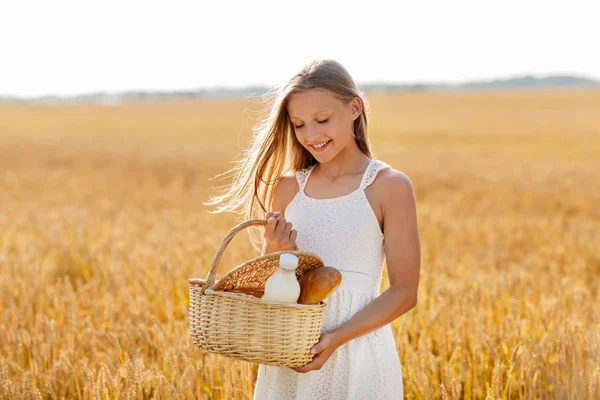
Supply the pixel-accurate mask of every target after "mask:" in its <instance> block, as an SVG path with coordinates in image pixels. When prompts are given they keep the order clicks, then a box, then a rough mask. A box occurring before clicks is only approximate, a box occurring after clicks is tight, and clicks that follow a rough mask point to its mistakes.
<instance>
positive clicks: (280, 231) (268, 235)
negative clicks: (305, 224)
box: [263, 211, 298, 249]
mask: <svg viewBox="0 0 600 400" xmlns="http://www.w3.org/2000/svg"><path fill="white" fill-rule="evenodd" d="M266 219H267V223H266V224H265V230H264V234H263V236H264V238H265V239H267V240H268V241H270V242H272V243H277V245H278V246H280V247H281V248H284V249H288V248H289V249H297V245H296V238H297V237H298V232H297V231H296V230H295V229H292V227H293V225H292V223H291V222H288V221H286V220H285V218H283V217H282V216H281V213H280V212H279V211H269V212H268V213H267V215H266Z"/></svg>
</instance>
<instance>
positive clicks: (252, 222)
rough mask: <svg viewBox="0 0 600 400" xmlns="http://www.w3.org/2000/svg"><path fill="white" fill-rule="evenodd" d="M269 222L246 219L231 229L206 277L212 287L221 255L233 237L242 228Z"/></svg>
mask: <svg viewBox="0 0 600 400" xmlns="http://www.w3.org/2000/svg"><path fill="white" fill-rule="evenodd" d="M266 224H267V220H266V219H251V220H249V221H244V222H242V223H239V224H238V225H236V226H235V227H234V228H233V229H232V230H230V231H229V233H228V234H227V236H225V238H224V239H223V241H222V242H221V246H219V250H217V254H215V258H214V259H213V262H212V266H211V268H210V272H209V273H208V277H207V278H206V284H207V285H208V286H209V287H210V286H212V285H213V284H214V283H215V282H214V278H215V275H216V273H217V268H218V267H219V262H220V261H221V257H222V256H223V253H224V252H225V248H226V247H227V245H228V244H229V242H231V239H233V237H234V236H235V235H236V234H237V233H238V232H239V231H241V230H243V229H246V228H248V227H251V226H255V225H260V226H265V225H266Z"/></svg>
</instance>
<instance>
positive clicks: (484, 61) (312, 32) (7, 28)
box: [0, 0, 600, 97]
mask: <svg viewBox="0 0 600 400" xmlns="http://www.w3.org/2000/svg"><path fill="white" fill-rule="evenodd" d="M599 16H600V1H597V0H594V1H591V0H590V1H581V0H570V1H566V0H565V1H551V0H546V1H529V0H519V1H512V0H510V1H509V0H504V1H496V2H490V1H481V0H479V1H460V0H453V1H447V0H446V1H426V0H412V1H408V0H407V1H401V0H396V1H379V0H368V1H362V2H352V1H340V2H333V1H326V0H319V1H312V0H311V1H302V2H300V1H293V2H292V1H284V0H278V1H264V0H253V1H243V0H242V1H224V0H210V1H194V2H191V1H190V2H181V1H174V0H170V1H162V2H151V1H127V0H120V1H108V0H106V1H95V2H91V1H83V0H80V1H71V2H66V1H58V0H57V1H37V2H34V1H26V0H14V1H6V2H3V3H2V5H0V54H1V59H0V95H15V96H21V97H33V96H40V95H48V94H58V95H75V94H82V93H90V92H96V91H106V92H115V93H116V92H121V91H126V90H161V91H162V90H165V91H166V90H190V89H197V88H204V87H205V88H210V87H215V86H224V87H240V86H246V85H254V84H266V85H278V84H282V83H284V82H285V81H286V80H287V79H289V78H290V77H291V76H293V75H294V74H295V73H296V72H298V71H299V70H300V68H301V67H302V66H303V65H304V64H306V63H307V62H309V61H311V60H313V59H316V58H334V59H336V60H338V61H339V62H341V63H342V64H343V65H344V66H345V67H346V68H347V69H348V71H349V72H350V73H351V74H352V76H353V77H354V79H355V80H356V81H357V82H358V83H359V84H360V83H372V82H382V81H386V82H396V83H415V82H423V83H428V82H429V83H434V82H449V83H457V82H462V81H466V80H480V79H490V78H506V77H510V76H514V75H522V74H533V75H537V76H544V75H547V74H577V75H581V76H584V77H589V78H595V79H600V52H599V51H598V48H599V47H600V44H599V43H600V42H599V38H600V23H599V22H598V21H599Z"/></svg>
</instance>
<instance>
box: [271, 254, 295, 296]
mask: <svg viewBox="0 0 600 400" xmlns="http://www.w3.org/2000/svg"><path fill="white" fill-rule="evenodd" d="M297 267H298V257H296V256H295V255H293V254H289V253H283V254H281V255H280V256H279V268H278V269H277V271H275V273H274V274H273V275H271V276H270V277H269V279H267V282H266V283H265V294H264V295H263V296H262V299H263V300H268V301H277V302H281V303H295V304H297V303H298V298H299V297H300V283H298V279H297V278H296V268H297Z"/></svg>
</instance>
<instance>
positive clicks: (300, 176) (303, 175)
mask: <svg viewBox="0 0 600 400" xmlns="http://www.w3.org/2000/svg"><path fill="white" fill-rule="evenodd" d="M316 165H317V164H314V165H311V166H310V167H306V168H303V169H301V170H299V171H296V180H297V181H298V186H300V191H301V192H303V191H304V187H305V186H306V182H308V177H309V176H310V173H311V172H312V170H313V169H314V168H315V166H316Z"/></svg>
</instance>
